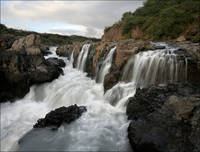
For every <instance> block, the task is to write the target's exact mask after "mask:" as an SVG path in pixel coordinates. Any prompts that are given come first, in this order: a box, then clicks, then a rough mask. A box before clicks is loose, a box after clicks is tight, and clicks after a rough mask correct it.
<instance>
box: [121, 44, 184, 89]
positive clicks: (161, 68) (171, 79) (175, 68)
mask: <svg viewBox="0 0 200 152" xmlns="http://www.w3.org/2000/svg"><path fill="white" fill-rule="evenodd" d="M174 51H176V49H175V48H171V47H169V46H167V45H166V49H159V50H155V51H146V52H140V53H138V54H136V55H134V56H133V57H132V58H131V59H130V60H129V61H128V63H127V65H126V66H125V68H124V72H123V76H122V80H128V81H131V82H134V83H136V85H137V86H138V87H147V86H149V85H153V84H167V83H175V82H184V81H186V79H187V65H186V64H187V62H186V63H185V62H184V60H179V59H178V56H177V55H176V54H175V53H174ZM185 61H187V59H186V60H185Z"/></svg>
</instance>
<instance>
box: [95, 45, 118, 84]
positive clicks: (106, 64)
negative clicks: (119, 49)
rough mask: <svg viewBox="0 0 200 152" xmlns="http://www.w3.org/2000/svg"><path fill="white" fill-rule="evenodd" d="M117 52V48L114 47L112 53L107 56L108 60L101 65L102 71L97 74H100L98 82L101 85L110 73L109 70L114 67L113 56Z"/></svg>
mask: <svg viewBox="0 0 200 152" xmlns="http://www.w3.org/2000/svg"><path fill="white" fill-rule="evenodd" d="M115 50H116V47H114V48H112V49H111V50H110V52H109V53H108V55H107V56H106V59H105V60H104V61H103V64H102V65H101V68H100V70H99V71H98V72H97V73H98V76H97V77H98V78H97V81H98V82H99V83H103V82H104V78H105V76H106V74H108V73H109V70H110V68H111V65H112V59H113V54H114V52H115Z"/></svg>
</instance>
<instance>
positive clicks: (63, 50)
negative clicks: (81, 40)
mask: <svg viewBox="0 0 200 152" xmlns="http://www.w3.org/2000/svg"><path fill="white" fill-rule="evenodd" d="M72 51H73V48H72V45H62V46H59V47H58V48H57V49H56V54H57V55H59V56H64V57H69V56H70V54H71V52H72Z"/></svg>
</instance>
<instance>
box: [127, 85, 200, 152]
mask: <svg viewBox="0 0 200 152" xmlns="http://www.w3.org/2000/svg"><path fill="white" fill-rule="evenodd" d="M199 114H200V87H199V86H192V85H189V84H188V85H184V86H176V85H168V86H166V87H150V88H148V89H142V90H138V91H137V93H136V95H135V97H134V98H130V100H129V103H128V106H127V115H128V118H129V119H131V120H132V122H131V123H130V125H129V127H128V137H129V140H130V143H131V146H132V148H133V150H134V151H135V152H186V151H192V152H198V151H199V150H200V146H199V145H200V125H199V124H200V123H199V122H200V115H199Z"/></svg>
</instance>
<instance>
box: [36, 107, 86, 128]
mask: <svg viewBox="0 0 200 152" xmlns="http://www.w3.org/2000/svg"><path fill="white" fill-rule="evenodd" d="M86 111H87V109H86V107H84V106H77V105H76V104H75V105H72V106H69V107H60V108H57V109H55V110H54V111H51V112H49V113H48V114H47V115H46V116H45V118H42V119H39V120H38V121H37V123H36V124H35V125H34V128H44V127H52V126H54V127H59V126H60V125H61V124H62V123H68V124H69V123H71V122H72V121H74V120H76V119H77V118H79V117H80V116H81V115H82V113H83V112H86Z"/></svg>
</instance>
